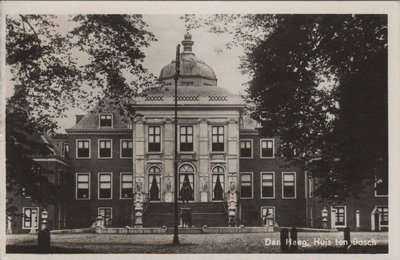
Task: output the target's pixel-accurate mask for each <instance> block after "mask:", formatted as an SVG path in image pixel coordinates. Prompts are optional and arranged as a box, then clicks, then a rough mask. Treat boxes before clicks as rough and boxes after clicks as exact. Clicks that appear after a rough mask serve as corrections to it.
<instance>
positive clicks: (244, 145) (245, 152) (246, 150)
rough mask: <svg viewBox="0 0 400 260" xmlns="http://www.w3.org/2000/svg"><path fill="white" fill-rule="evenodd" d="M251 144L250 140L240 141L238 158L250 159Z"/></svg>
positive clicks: (251, 155) (251, 153)
mask: <svg viewBox="0 0 400 260" xmlns="http://www.w3.org/2000/svg"><path fill="white" fill-rule="evenodd" d="M251 144H252V142H251V140H241V141H240V157H241V158H252V157H253V152H252V147H251V146H252V145H251Z"/></svg>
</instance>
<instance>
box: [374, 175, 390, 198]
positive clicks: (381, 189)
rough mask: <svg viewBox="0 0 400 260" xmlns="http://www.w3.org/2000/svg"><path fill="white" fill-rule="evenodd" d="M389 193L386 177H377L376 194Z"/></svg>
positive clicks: (384, 194)
mask: <svg viewBox="0 0 400 260" xmlns="http://www.w3.org/2000/svg"><path fill="white" fill-rule="evenodd" d="M387 195H388V182H387V181H386V180H384V179H376V181H375V196H377V197H379V196H387Z"/></svg>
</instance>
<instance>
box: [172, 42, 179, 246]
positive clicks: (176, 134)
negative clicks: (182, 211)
mask: <svg viewBox="0 0 400 260" xmlns="http://www.w3.org/2000/svg"><path fill="white" fill-rule="evenodd" d="M180 47H181V46H180V44H178V46H176V60H175V77H174V80H175V120H174V121H175V158H174V166H175V171H174V179H175V189H174V193H175V195H174V240H173V244H174V245H179V237H178V222H179V220H178V188H179V183H178V79H179V66H180Z"/></svg>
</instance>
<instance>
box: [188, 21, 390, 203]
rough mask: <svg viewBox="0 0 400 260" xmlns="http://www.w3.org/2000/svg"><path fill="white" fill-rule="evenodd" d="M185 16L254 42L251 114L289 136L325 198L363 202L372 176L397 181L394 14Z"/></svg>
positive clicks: (286, 150) (248, 61)
mask: <svg viewBox="0 0 400 260" xmlns="http://www.w3.org/2000/svg"><path fill="white" fill-rule="evenodd" d="M182 18H183V19H185V21H186V23H187V27H188V29H195V28H198V27H200V26H208V28H209V29H210V31H212V32H215V33H229V34H232V35H233V39H234V40H233V41H232V42H231V43H230V44H241V45H242V46H244V49H245V55H244V56H243V57H242V64H241V69H242V71H243V73H248V74H249V75H250V77H251V79H250V81H249V82H248V83H247V95H246V98H247V100H248V101H249V102H250V103H252V104H253V106H252V110H251V115H252V117H253V118H255V119H256V120H258V121H259V122H260V123H261V125H262V128H261V132H262V133H263V134H265V135H268V136H279V137H280V138H281V140H282V143H281V150H280V152H281V153H282V155H283V156H284V157H285V158H287V159H290V160H293V161H300V162H301V163H303V164H304V165H305V169H306V170H307V171H309V172H310V173H312V175H313V176H315V177H318V178H319V179H321V180H322V183H321V185H320V186H319V188H318V190H317V193H318V194H320V195H322V196H323V197H325V198H331V199H335V200H341V199H344V198H346V197H348V196H358V195H359V194H360V193H361V192H362V191H363V189H364V187H365V182H364V180H365V181H371V180H373V179H374V178H375V177H377V178H381V179H387V173H388V166H387V164H388V153H387V149H388V140H387V135H388V132H387V131H388V121H387V116H388V114H387V105H388V104H387V71H388V69H387V17H386V16H385V15H211V16H196V15H186V16H184V17H182ZM299 155H300V156H299Z"/></svg>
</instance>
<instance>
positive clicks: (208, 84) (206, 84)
mask: <svg viewBox="0 0 400 260" xmlns="http://www.w3.org/2000/svg"><path fill="white" fill-rule="evenodd" d="M203 86H205V87H211V84H210V83H204V84H203Z"/></svg>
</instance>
